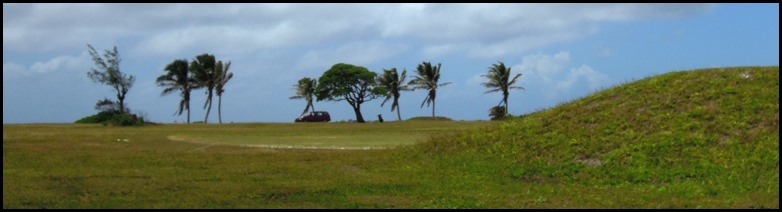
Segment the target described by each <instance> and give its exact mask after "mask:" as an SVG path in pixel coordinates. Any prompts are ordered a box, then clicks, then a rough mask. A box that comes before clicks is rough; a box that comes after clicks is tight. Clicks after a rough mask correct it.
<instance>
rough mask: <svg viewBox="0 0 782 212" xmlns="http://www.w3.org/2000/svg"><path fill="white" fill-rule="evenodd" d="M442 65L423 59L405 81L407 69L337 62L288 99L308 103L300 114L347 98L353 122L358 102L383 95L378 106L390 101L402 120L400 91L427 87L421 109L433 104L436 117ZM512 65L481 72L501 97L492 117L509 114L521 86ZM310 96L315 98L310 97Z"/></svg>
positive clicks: (359, 116)
mask: <svg viewBox="0 0 782 212" xmlns="http://www.w3.org/2000/svg"><path fill="white" fill-rule="evenodd" d="M441 69H442V64H440V63H438V64H437V66H434V65H432V63H431V62H422V63H421V64H419V65H418V67H417V68H416V69H415V71H416V74H417V76H414V77H413V79H412V80H410V81H408V82H405V78H406V77H407V70H406V69H403V70H402V74H401V76H400V75H399V73H398V72H397V69H396V68H391V69H383V74H382V75H377V73H375V72H371V71H369V70H368V69H367V68H365V67H361V66H355V65H351V64H345V63H338V64H335V65H333V66H332V67H331V68H330V69H329V70H327V71H326V72H325V73H323V75H321V77H320V78H319V79H317V80H315V79H313V78H309V77H304V78H301V79H300V80H299V82H298V83H297V84H295V85H294V90H295V92H296V94H295V95H294V96H291V97H290V99H305V100H306V101H307V105H306V107H305V108H304V111H303V112H302V113H306V112H307V111H308V110H310V111H313V112H314V111H315V106H314V105H313V103H312V102H313V100H317V101H321V100H328V101H343V100H344V101H346V102H348V104H349V105H350V106H351V107H352V108H353V111H354V112H355V114H356V121H357V122H359V123H364V122H365V121H364V117H363V115H362V114H361V104H362V103H364V102H367V101H370V100H373V99H376V98H381V97H385V100H383V102H382V103H381V104H380V106H381V107H383V106H384V105H385V103H386V102H388V101H389V100H393V102H392V103H391V111H392V112H393V111H396V112H397V119H398V120H400V121H401V120H402V115H401V112H400V109H399V97H400V95H401V92H402V91H416V90H426V91H427V92H428V94H427V95H426V97H425V98H424V101H423V102H421V108H423V107H424V105H426V106H427V107H429V105H431V106H432V117H433V118H434V117H435V106H436V101H435V99H436V97H437V89H438V88H440V87H443V86H446V85H449V84H451V82H445V83H439V80H440V71H441ZM510 71H511V68H510V67H506V66H505V64H504V63H502V62H498V64H493V65H492V66H491V67H489V71H488V73H487V74H483V75H481V76H482V77H485V78H487V79H488V82H484V83H482V85H483V86H484V87H486V88H489V89H490V90H488V91H486V92H485V93H491V92H502V96H503V97H502V100H501V101H500V102H499V104H498V105H497V106H495V107H493V108H492V109H490V116H491V117H492V120H495V119H502V118H504V117H506V116H508V113H507V111H508V96H509V95H510V90H511V89H524V88H523V87H521V86H514V84H516V80H517V79H518V78H519V77H521V74H520V73H519V74H516V75H515V76H514V77H513V78H511V77H510V76H511V74H510ZM313 96H314V97H315V98H313Z"/></svg>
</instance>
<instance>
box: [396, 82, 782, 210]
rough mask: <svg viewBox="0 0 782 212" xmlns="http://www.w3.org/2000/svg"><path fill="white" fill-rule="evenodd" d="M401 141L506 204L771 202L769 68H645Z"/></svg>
mask: <svg viewBox="0 0 782 212" xmlns="http://www.w3.org/2000/svg"><path fill="white" fill-rule="evenodd" d="M408 151H409V152H415V153H413V154H412V155H411V156H410V157H414V158H416V160H423V161H426V163H427V164H429V165H428V166H430V167H452V168H443V169H447V170H441V171H438V172H441V173H443V172H445V173H451V174H453V177H447V178H446V179H443V180H446V181H453V182H462V183H464V185H465V186H468V187H469V186H471V185H472V186H474V185H475V184H478V185H481V184H483V186H481V187H483V188H497V189H501V190H504V191H505V192H508V193H506V194H505V195H506V197H505V198H502V199H504V200H507V199H514V198H513V197H514V196H515V197H517V198H516V199H519V200H523V201H520V202H515V203H509V202H505V203H499V205H504V206H507V207H514V206H513V205H514V204H515V205H521V206H522V207H641V208H659V207H663V208H666V207H675V208H682V207H693V208H697V207H710V208H714V207H717V208H721V207H746V208H763V207H772V208H779V67H736V68H717V69H702V70H692V71H682V72H672V73H667V74H663V75H659V76H654V77H649V78H646V79H642V80H638V81H635V82H631V83H627V84H624V85H620V86H617V87H614V88H611V89H608V90H605V91H601V92H598V93H595V94H593V95H590V96H588V97H585V98H582V99H579V100H575V101H572V102H569V103H565V104H561V105H559V106H557V107H555V108H552V109H549V110H544V111H539V112H536V113H533V114H530V115H527V116H525V117H521V118H516V119H513V120H510V121H507V122H504V123H502V124H500V125H499V126H498V127H494V128H485V129H482V130H477V131H473V132H467V133H462V134H460V135H457V136H453V135H447V136H436V137H433V138H431V139H429V141H428V142H423V143H420V144H418V145H417V146H416V147H414V148H411V149H410V150H408ZM417 155H425V156H423V157H416V156H417ZM467 181H482V183H475V182H472V183H467ZM456 184H457V185H458V184H459V183H456ZM444 186H450V185H444ZM514 188H515V189H518V190H514ZM435 190H436V189H435ZM467 190H470V191H471V192H475V193H474V195H476V196H480V195H481V192H480V191H479V190H471V189H467ZM531 192H533V193H534V194H531ZM468 193H469V192H468ZM525 193H526V195H525ZM454 197H456V196H454ZM481 201H492V200H491V199H489V198H487V199H480V198H477V199H473V202H470V201H467V202H464V206H467V207H469V206H477V205H476V203H478V202H481ZM525 201H526V202H525ZM519 203H521V204H519Z"/></svg>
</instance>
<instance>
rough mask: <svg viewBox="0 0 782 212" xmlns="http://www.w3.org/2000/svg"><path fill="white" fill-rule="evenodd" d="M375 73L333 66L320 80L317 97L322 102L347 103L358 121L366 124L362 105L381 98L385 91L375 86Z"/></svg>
mask: <svg viewBox="0 0 782 212" xmlns="http://www.w3.org/2000/svg"><path fill="white" fill-rule="evenodd" d="M376 76H377V74H376V73H375V72H371V71H369V69H367V68H364V67H361V66H354V65H350V64H345V63H338V64H335V65H334V66H331V69H329V70H328V71H326V72H325V73H323V75H322V76H320V79H318V86H317V87H316V88H315V96H316V97H318V101H320V100H324V99H325V100H329V101H342V100H345V101H347V102H348V103H349V104H350V106H351V107H353V111H354V112H355V113H356V121H357V122H359V123H364V122H365V121H364V117H363V116H362V115H361V104H362V103H364V102H367V101H370V100H373V99H376V98H379V97H381V96H382V95H383V93H385V91H384V90H383V89H382V88H380V87H376V86H375V77H376Z"/></svg>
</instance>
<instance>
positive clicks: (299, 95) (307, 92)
mask: <svg viewBox="0 0 782 212" xmlns="http://www.w3.org/2000/svg"><path fill="white" fill-rule="evenodd" d="M317 86H318V80H316V79H312V78H309V77H304V78H301V79H300V80H299V83H298V84H296V85H293V89H294V90H295V91H296V95H295V96H291V97H290V99H304V100H307V106H306V107H304V111H302V112H301V113H302V114H303V113H306V112H307V110H310V109H311V111H312V112H315V105H313V104H312V100H314V99H313V98H312V97H313V96H314V95H315V88H316V87H317Z"/></svg>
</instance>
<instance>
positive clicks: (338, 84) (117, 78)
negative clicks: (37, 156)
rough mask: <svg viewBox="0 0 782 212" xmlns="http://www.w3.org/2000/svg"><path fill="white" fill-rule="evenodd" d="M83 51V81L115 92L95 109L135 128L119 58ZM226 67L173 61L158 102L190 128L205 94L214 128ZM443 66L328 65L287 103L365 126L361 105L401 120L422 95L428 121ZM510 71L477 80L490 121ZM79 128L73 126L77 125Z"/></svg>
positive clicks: (211, 59)
mask: <svg viewBox="0 0 782 212" xmlns="http://www.w3.org/2000/svg"><path fill="white" fill-rule="evenodd" d="M87 47H88V51H89V54H90V56H92V60H93V62H94V63H95V66H96V67H97V69H96V68H91V69H90V71H89V72H87V76H88V77H89V78H90V79H92V80H93V81H94V82H97V83H101V84H105V85H108V86H111V87H112V88H113V89H114V91H115V92H116V97H117V101H112V100H110V99H108V98H105V99H103V100H100V101H98V103H97V104H96V106H95V108H96V109H98V110H101V111H103V112H110V113H111V114H114V115H121V116H123V117H124V116H128V117H132V122H131V124H121V125H132V124H133V123H137V122H136V118H137V116H136V115H133V114H130V110H129V109H128V108H127V105H126V103H125V96H126V94H127V93H128V91H129V90H130V88H131V87H132V86H133V83H134V82H135V77H134V76H132V75H127V74H125V73H122V72H121V71H120V69H119V63H120V61H121V60H120V58H119V52H118V51H117V47H116V46H115V47H114V48H113V49H112V50H111V51H110V50H105V51H104V54H103V55H102V56H101V55H100V54H98V52H97V51H96V50H95V49H94V48H93V47H92V46H91V45H90V44H87ZM230 67H231V61H228V62H226V63H223V61H221V60H216V59H215V56H214V55H211V54H207V53H204V54H201V55H197V56H195V57H194V58H193V59H192V61H190V62H188V60H187V59H176V60H174V61H173V62H171V63H169V64H168V65H166V66H165V68H164V69H163V72H164V73H163V74H162V75H160V76H159V77H158V78H157V79H156V84H157V85H158V86H161V87H163V91H162V92H161V96H164V95H168V94H172V93H176V92H178V93H179V95H180V97H181V100H180V102H179V106H178V108H177V110H176V112H175V113H174V115H182V113H183V112H185V111H187V123H190V93H191V92H192V91H194V90H199V89H204V94H205V95H206V96H207V97H206V101H205V102H204V106H203V108H204V109H206V110H207V111H206V114H205V117H204V123H208V121H209V113H210V112H211V110H212V97H213V95H217V98H218V103H217V115H218V122H219V123H222V122H223V121H222V112H221V111H222V110H221V108H222V95H223V93H224V92H225V88H224V87H225V85H226V84H227V83H228V82H229V81H230V80H231V78H233V73H231V72H229V69H230ZM441 70H442V64H440V63H438V64H437V65H436V66H435V65H432V63H430V62H422V63H421V64H418V66H417V67H416V69H415V73H416V74H417V75H416V76H413V79H411V80H410V81H408V82H405V78H406V77H407V70H406V69H403V70H402V74H401V75H400V74H399V73H398V72H397V69H396V68H391V69H383V73H382V75H378V74H377V73H375V72H372V71H369V69H367V68H365V67H362V66H356V65H352V64H346V63H338V64H335V65H333V66H332V67H331V68H330V69H329V70H327V71H326V72H324V73H323V75H321V76H320V78H318V79H317V80H316V79H314V78H309V77H304V78H301V79H300V80H299V81H298V83H297V84H295V85H294V90H295V92H296V93H295V95H294V96H291V97H290V99H305V100H306V101H307V105H306V106H305V108H304V111H303V112H302V113H306V112H307V111H308V110H309V111H315V106H314V104H313V101H323V100H327V101H343V100H344V101H346V102H348V104H349V105H350V106H351V107H352V108H353V111H354V112H355V115H356V121H357V122H359V123H364V122H365V121H364V117H363V116H362V114H361V104H363V103H364V102H367V101H370V100H373V99H377V98H382V97H385V99H384V100H383V102H382V103H381V104H380V106H381V107H383V106H384V105H385V103H387V102H388V101H389V100H393V101H392V103H391V111H392V112H393V111H396V112H397V119H398V120H400V121H401V120H402V115H401V112H400V109H399V97H400V95H401V93H402V91H416V90H425V91H427V95H426V97H425V98H424V100H423V102H421V108H423V107H424V105H426V106H427V107H429V105H431V106H432V117H435V106H436V101H435V99H436V97H437V89H438V88H440V87H444V86H446V85H449V84H451V82H445V83H439V80H440V72H441ZM510 71H511V68H510V67H506V66H505V64H504V63H502V62H501V61H500V62H498V63H497V64H492V66H491V67H489V71H488V73H486V74H483V75H481V76H482V77H485V78H487V79H488V82H484V83H482V85H483V86H484V87H486V88H489V89H490V90H488V91H486V92H485V93H491V92H502V100H501V101H500V102H499V104H498V105H497V106H495V107H493V108H492V109H490V116H491V117H492V120H494V119H501V118H504V117H506V116H507V115H508V113H507V111H508V96H509V94H510V93H509V91H510V90H511V89H524V88H523V87H520V86H514V84H515V83H516V80H517V79H518V78H519V77H521V74H520V73H519V74H516V75H515V76H514V77H513V78H511V77H510ZM77 122H78V121H77Z"/></svg>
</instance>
